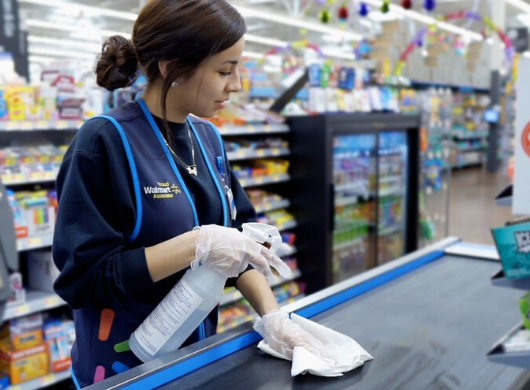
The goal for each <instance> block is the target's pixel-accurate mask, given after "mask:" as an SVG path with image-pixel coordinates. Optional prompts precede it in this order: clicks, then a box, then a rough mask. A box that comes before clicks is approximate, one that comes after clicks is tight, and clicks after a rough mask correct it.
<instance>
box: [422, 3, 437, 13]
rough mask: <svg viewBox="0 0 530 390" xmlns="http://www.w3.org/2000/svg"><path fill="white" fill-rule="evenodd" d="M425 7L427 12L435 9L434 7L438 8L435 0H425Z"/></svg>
mask: <svg viewBox="0 0 530 390" xmlns="http://www.w3.org/2000/svg"><path fill="white" fill-rule="evenodd" d="M423 8H425V10H426V11H427V12H432V11H434V9H435V8H436V2H435V0H425V3H423Z"/></svg>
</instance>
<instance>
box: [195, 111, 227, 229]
mask: <svg viewBox="0 0 530 390" xmlns="http://www.w3.org/2000/svg"><path fill="white" fill-rule="evenodd" d="M188 124H189V126H190V127H191V130H192V131H193V134H195V138H197V143H198V144H199V148H200V149H201V153H202V155H203V156H204V161H206V165H207V166H208V170H209V171H210V176H211V177H212V179H213V181H214V183H215V186H216V187H217V192H218V193H219V197H220V198H221V204H222V205H223V225H224V226H230V211H229V210H228V204H227V203H228V202H227V200H226V198H225V193H224V192H223V188H222V186H221V184H220V183H219V180H217V176H215V171H214V170H213V168H212V164H210V161H209V160H208V158H207V157H206V151H205V149H204V145H203V144H202V141H201V137H199V133H198V132H197V130H195V126H193V123H192V121H191V120H190V119H189V118H188ZM223 150H224V149H223V144H222V143H221V153H223Z"/></svg>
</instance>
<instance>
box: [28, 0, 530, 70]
mask: <svg viewBox="0 0 530 390" xmlns="http://www.w3.org/2000/svg"><path fill="white" fill-rule="evenodd" d="M28 1H31V2H28ZM47 1H48V2H53V1H55V2H57V1H61V0H38V1H36V0H19V7H20V12H21V17H22V19H23V20H25V21H26V22H27V29H28V32H29V40H30V41H29V49H30V54H32V55H33V58H35V56H38V57H54V56H69V55H71V56H76V57H78V58H82V59H86V60H87V61H88V60H90V59H91V58H93V55H94V53H97V52H98V50H99V49H100V45H101V43H102V42H103V41H104V39H105V38H106V37H105V34H102V33H101V31H95V30H109V31H108V33H107V34H112V32H122V33H130V32H131V30H132V25H133V21H132V20H126V19H124V18H118V17H114V16H109V15H105V14H101V12H98V11H97V10H96V11H95V12H93V11H90V10H87V9H80V8H79V7H57V6H48V5H43V4H41V3H39V2H42V3H46V2H47ZM372 1H377V0H372ZM423 1H424V0H421V1H418V0H412V3H413V10H415V11H417V12H419V13H422V14H426V12H425V11H424V10H423ZM492 1H500V0H438V1H437V7H436V10H435V11H434V12H433V14H432V16H434V17H437V16H440V15H444V14H448V13H453V12H458V11H462V10H464V11H477V12H478V13H480V14H481V15H483V16H491V12H490V9H491V2H492ZM511 1H514V0H511ZM144 2H145V0H74V1H72V2H70V3H73V4H83V5H85V6H92V7H98V8H104V9H108V10H115V11H122V12H128V13H138V11H139V10H140V9H141V6H142V5H143V3H144ZM359 2H360V1H352V0H322V1H321V0H232V1H231V3H233V4H234V5H236V6H242V7H247V8H250V9H251V10H254V11H256V10H257V11H263V12H268V13H272V14H274V15H283V16H291V17H294V18H301V19H302V20H306V21H310V22H312V23H314V24H315V25H317V26H323V24H322V23H321V22H320V21H319V20H318V15H319V13H320V12H321V11H323V10H329V11H330V14H331V15H332V17H335V15H337V10H338V8H339V7H341V6H342V5H343V4H345V5H346V6H347V7H348V8H349V9H350V10H351V11H350V18H349V20H348V22H347V24H346V26H347V28H346V31H349V32H357V33H359V34H361V35H362V36H367V35H370V34H373V33H374V32H375V31H377V28H378V27H377V26H378V25H379V23H375V22H372V21H371V19H369V18H360V17H359V15H358V13H357V12H356V10H357V9H358V4H359ZM322 3H324V4H322ZM329 3H333V4H332V5H329ZM392 3H393V4H396V5H399V4H400V0H393V1H392ZM369 8H370V9H371V10H373V11H374V12H375V13H376V14H379V15H376V16H381V14H380V13H379V12H377V10H376V8H375V7H369ZM529 9H530V6H529ZM529 12H530V11H529ZM521 13H522V12H521V11H520V10H519V9H518V8H516V7H514V6H512V5H510V4H506V21H505V23H506V27H520V26H524V25H523V24H522V22H521V21H520V19H519V18H518V17H517V16H518V15H519V14H521ZM527 17H528V19H530V14H528V15H527ZM245 19H246V20H247V26H248V33H249V34H251V35H254V36H260V37H266V38H275V39H279V40H281V41H287V42H292V41H296V40H300V39H302V38H307V39H308V40H309V41H310V42H312V43H314V44H316V45H318V46H320V47H327V46H335V47H337V46H340V47H342V48H343V50H344V51H345V52H349V51H351V48H352V41H344V40H342V42H340V43H336V42H335V43H330V42H329V38H333V34H331V35H330V34H323V33H322V32H315V31H306V32H302V30H301V28H300V27H292V26H288V25H285V24H278V23H275V22H274V21H270V20H266V18H265V19H264V18H259V17H245ZM334 19H335V20H332V21H331V22H330V23H329V24H328V25H327V26H329V27H331V28H334V29H336V31H338V32H340V31H344V25H342V26H341V25H340V23H339V22H338V21H337V20H336V18H334ZM451 23H453V24H455V25H457V26H460V27H464V28H466V29H470V30H473V31H475V32H480V31H481V30H482V29H483V26H482V25H481V24H480V23H477V22H473V23H472V22H471V21H469V20H460V21H454V22H451ZM55 27H57V28H55ZM341 29H342V30H341ZM73 30H74V31H73ZM75 30H77V31H75ZM334 36H335V37H337V35H336V34H335V35H334ZM57 40H60V41H57ZM339 41H340V39H339ZM270 48H271V45H263V44H257V43H254V42H249V40H247V51H251V52H257V53H263V52H265V51H266V50H268V49H270Z"/></svg>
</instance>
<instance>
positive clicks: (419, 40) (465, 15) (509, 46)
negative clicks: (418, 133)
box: [394, 0, 515, 76]
mask: <svg viewBox="0 0 530 390" xmlns="http://www.w3.org/2000/svg"><path fill="white" fill-rule="evenodd" d="M427 1H430V0H426V3H427ZM433 2H434V1H433ZM458 19H472V20H474V21H477V22H482V23H483V24H484V25H485V26H486V28H487V29H489V30H490V31H492V32H495V33H496V34H497V35H498V36H499V39H500V40H501V41H502V42H503V43H504V53H505V56H506V59H507V62H508V64H509V66H511V65H512V63H513V57H514V54H515V49H514V47H513V43H512V41H511V40H510V38H509V37H508V36H507V35H506V34H505V33H504V32H503V31H502V30H501V29H500V28H498V27H497V26H496V25H495V24H493V22H492V21H491V19H490V18H488V17H482V16H481V15H480V14H478V13H476V12H467V11H460V12H456V13H452V14H448V15H445V16H443V17H442V18H441V20H442V21H445V22H449V21H452V20H458ZM432 28H433V27H432V26H429V27H423V28H421V29H420V30H419V31H418V32H417V34H416V36H415V37H414V38H413V39H412V41H411V43H409V45H408V46H407V47H406V49H405V50H404V51H403V52H402V53H401V56H400V57H399V62H398V63H397V65H396V68H395V69H394V74H395V75H396V76H401V74H402V73H403V68H404V67H405V64H406V62H407V59H408V57H409V55H410V54H411V53H412V52H413V51H414V49H415V48H416V47H417V46H418V47H421V46H422V45H423V43H424V37H425V34H427V32H428V31H429V29H432ZM452 39H453V38H452V37H451V36H450V35H444V34H440V36H439V41H440V42H441V43H447V44H449V43H451V42H452ZM465 46H466V44H465V42H464V41H463V40H462V39H457V40H456V41H455V47H456V49H457V53H459V54H462V55H463V54H465Z"/></svg>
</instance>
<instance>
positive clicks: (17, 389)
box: [9, 386, 22, 390]
mask: <svg viewBox="0 0 530 390" xmlns="http://www.w3.org/2000/svg"><path fill="white" fill-rule="evenodd" d="M9 389H10V390H22V387H20V386H10V387H9Z"/></svg>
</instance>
